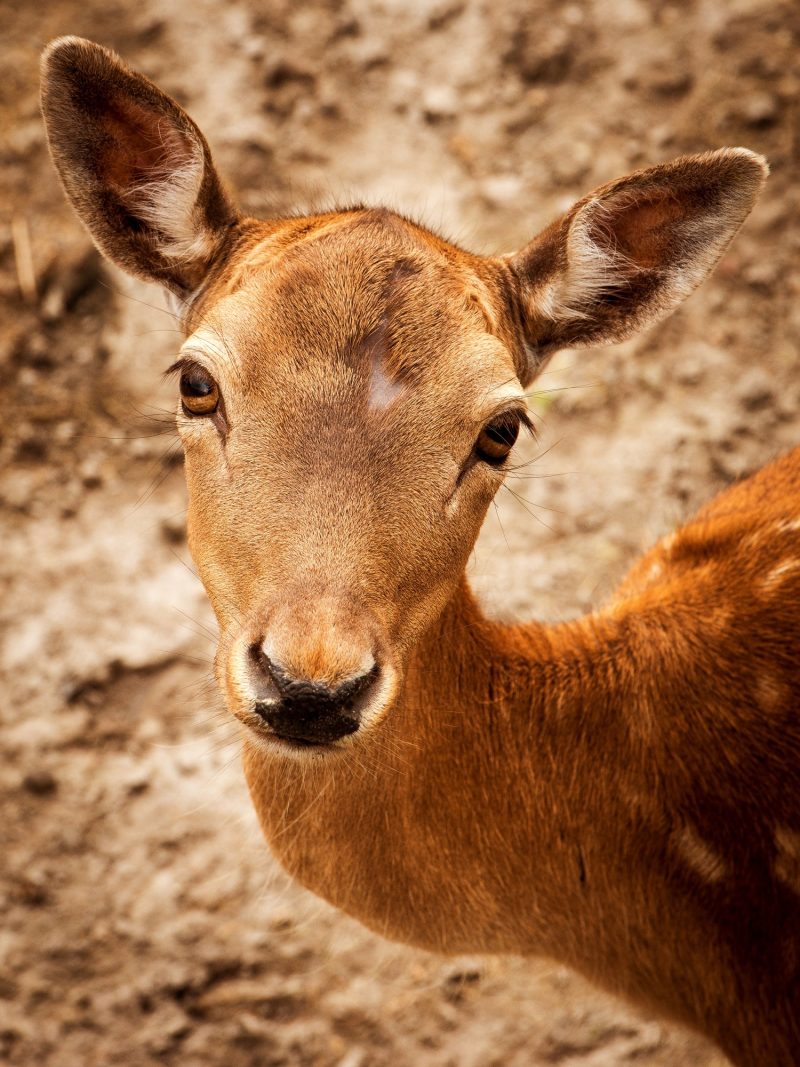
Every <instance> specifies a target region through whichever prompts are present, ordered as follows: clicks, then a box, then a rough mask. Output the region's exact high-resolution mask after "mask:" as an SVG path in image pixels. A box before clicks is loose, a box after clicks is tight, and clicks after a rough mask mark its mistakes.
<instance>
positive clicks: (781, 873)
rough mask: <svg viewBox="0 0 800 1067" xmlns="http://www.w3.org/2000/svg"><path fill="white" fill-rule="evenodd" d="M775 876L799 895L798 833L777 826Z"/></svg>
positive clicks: (799, 842)
mask: <svg viewBox="0 0 800 1067" xmlns="http://www.w3.org/2000/svg"><path fill="white" fill-rule="evenodd" d="M775 848H776V850H777V853H778V855H777V857H776V859H775V874H776V876H777V877H778V878H780V880H781V881H782V882H783V883H784V884H785V885H787V886H789V888H790V889H791V890H793V891H794V892H795V893H800V833H797V831H795V830H789V829H788V828H787V827H785V826H779V827H777V829H776V830H775Z"/></svg>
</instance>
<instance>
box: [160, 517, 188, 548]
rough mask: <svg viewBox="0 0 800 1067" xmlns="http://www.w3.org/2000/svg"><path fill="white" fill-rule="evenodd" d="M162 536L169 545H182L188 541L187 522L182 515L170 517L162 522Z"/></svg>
mask: <svg viewBox="0 0 800 1067" xmlns="http://www.w3.org/2000/svg"><path fill="white" fill-rule="evenodd" d="M161 536H162V537H163V538H164V540H165V541H166V542H167V544H168V545H182V544H183V542H184V541H185V540H186V522H185V520H184V518H183V516H182V515H170V516H169V518H166V519H163V520H162V522H161Z"/></svg>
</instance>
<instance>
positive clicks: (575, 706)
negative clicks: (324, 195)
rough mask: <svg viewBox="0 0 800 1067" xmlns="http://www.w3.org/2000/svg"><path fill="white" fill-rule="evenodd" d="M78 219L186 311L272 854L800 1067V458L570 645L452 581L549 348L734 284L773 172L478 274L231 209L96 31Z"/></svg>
mask: <svg viewBox="0 0 800 1067" xmlns="http://www.w3.org/2000/svg"><path fill="white" fill-rule="evenodd" d="M42 108H43V114H44V121H45V124H46V129H47V135H48V140H49V145H50V150H51V154H52V158H53V161H54V164H55V167H56V169H57V171H58V174H59V176H60V180H61V183H62V184H63V187H64V190H65V192H66V195H67V197H68V199H69V201H70V202H71V204H72V206H73V208H74V209H75V211H76V212H77V214H78V216H79V217H80V219H81V220H82V221H83V223H84V224H85V226H86V228H87V229H88V231H89V233H90V235H91V236H92V238H93V239H94V241H95V243H96V245H97V246H98V248H99V249H100V250H101V251H102V253H104V254H105V255H106V256H107V257H108V258H109V259H110V260H111V261H112V262H113V263H115V264H116V265H117V266H119V267H121V268H122V269H123V270H124V271H127V272H128V273H129V274H131V275H133V276H136V277H138V278H143V279H147V280H149V281H152V282H155V283H158V284H159V285H160V286H161V287H162V289H163V290H164V291H165V292H166V293H167V294H168V297H169V298H170V299H171V301H172V305H173V307H174V309H175V314H176V316H177V318H178V321H179V323H180V328H181V331H182V337H183V338H184V340H183V343H182V345H181V348H180V351H179V353H178V359H177V362H175V363H174V364H173V366H172V367H171V372H172V373H174V374H175V375H176V377H177V380H178V390H177V392H178V393H179V397H178V398H177V400H176V405H177V407H176V420H177V428H178V432H179V434H180V437H181V439H182V443H183V450H184V455H185V472H186V479H187V485H188V512H187V538H188V546H189V550H190V552H191V556H192V558H193V560H194V562H195V564H196V566H197V569H198V573H199V575H200V577H201V579H202V582H203V584H204V586H205V588H206V590H207V593H208V596H209V598H210V601H211V604H212V606H213V609H214V612H215V614H216V618H217V621H218V624H219V643H218V649H217V652H216V656H215V671H216V676H217V679H218V682H219V687H220V689H221V692H222V693H223V695H224V698H225V702H226V704H227V707H228V709H229V711H230V713H231V714H232V715H233V716H234V717H235V719H236V720H238V722H239V724H240V725H241V731H242V759H243V768H244V775H245V777H246V780H247V784H248V787H249V792H250V796H251V798H252V802H253V804H254V806H255V809H256V811H257V814H258V818H259V820H260V824H261V827H262V829H263V832H264V835H265V837H266V839H267V841H268V843H269V846H270V848H271V850H272V852H273V853H274V855H275V856H276V857H277V860H278V861H279V862H280V863H281V864H282V865H283V866H284V867H285V868H286V870H287V871H288V872H289V873H290V875H292V876H293V877H294V878H295V879H297V880H298V881H299V882H300V883H301V884H302V885H303V886H305V887H307V888H309V889H310V890H312V891H313V892H314V893H316V894H318V895H320V896H322V897H323V898H325V899H326V900H328V901H329V902H331V903H332V904H333V905H335V906H336V907H337V908H339V909H341V910H343V911H344V912H346V913H348V914H350V915H352V916H355V917H356V918H357V919H358V920H360V921H361V922H362V923H363V924H365V925H366V926H367V927H369V928H371V929H372V930H374V931H377V932H378V933H379V934H381V935H382V936H384V937H386V938H389V939H393V940H396V941H400V942H405V943H407V944H410V945H414V946H419V947H421V948H424V949H428V950H431V951H434V952H440V953H446V954H447V953H450V954H456V953H463V952H468V953H511V954H523V955H532V956H534V955H538V956H543V957H550V958H552V959H554V960H558V961H561V962H563V963H564V964H566V965H568V966H569V967H571V968H574V969H575V970H576V971H578V972H580V973H582V974H583V975H585V976H587V977H588V978H589V979H590V980H591V981H593V982H594V983H596V984H597V985H599V986H601V987H603V988H605V989H607V990H610V991H611V992H613V993H615V994H617V995H619V996H621V997H624V998H627V999H628V1000H629V1001H632V1002H634V1003H636V1004H638V1005H640V1006H642V1007H643V1008H644V1009H645V1010H650V1011H653V1012H655V1013H658V1014H659V1015H660V1016H662V1017H664V1018H669V1019H672V1020H676V1021H677V1022H679V1023H682V1024H684V1025H686V1026H688V1027H691V1028H694V1029H695V1030H697V1031H700V1032H701V1033H703V1034H705V1035H706V1036H707V1037H708V1038H709V1039H710V1040H711V1041H712V1042H716V1044H717V1046H718V1047H719V1048H720V1049H721V1050H722V1051H723V1053H724V1054H725V1055H727V1057H728V1058H729V1059H730V1061H731V1062H732V1063H733V1064H735V1065H737V1067H797V1065H798V1064H800V655H799V650H800V449H796V450H794V451H792V452H790V453H789V454H787V455H784V456H782V457H780V458H778V459H776V460H774V461H772V462H771V463H770V464H769V465H768V466H766V467H765V468H763V469H762V470H761V471H759V472H757V473H755V474H754V475H752V476H751V477H750V478H749V479H747V480H744V481H741V482H738V483H736V484H734V485H732V486H730V487H729V488H727V489H726V490H725V491H723V492H722V493H721V495H719V496H717V497H716V499H714V500H712V501H711V502H710V503H709V504H707V505H706V506H705V507H703V508H702V509H701V510H700V511H699V513H697V514H696V515H695V516H694V517H693V518H691V519H690V520H689V521H688V522H686V524H685V525H683V526H682V527H680V528H679V529H677V530H676V531H675V532H673V533H672V534H670V535H669V536H668V537H666V538H665V539H663V540H662V541H660V542H659V543H657V544H656V545H655V546H654V547H653V548H652V549H651V550H650V551H648V552H646V553H645V555H644V556H643V557H642V558H641V559H640V560H639V561H638V562H637V563H635V564H634V566H633V568H632V570H631V571H630V573H629V575H628V576H627V578H625V579H624V581H623V582H622V585H621V586H620V588H619V589H618V590H617V592H616V593H615V594H614V595H613V596H612V597H611V599H610V601H609V602H608V603H607V604H605V605H604V606H601V607H598V608H597V609H595V610H593V611H592V612H591V613H589V614H588V615H586V616H584V617H580V618H577V619H573V620H571V621H567V622H560V623H557V624H552V625H551V624H544V623H540V622H535V621H532V622H523V623H508V622H499V621H496V620H493V619H491V618H489V617H488V616H487V615H486V614H485V613H484V612H483V611H482V610H481V608H480V606H479V604H478V603H477V601H476V599H475V597H474V596H473V594H472V592H471V591H470V588H469V586H468V584H467V580H466V577H465V568H466V564H467V561H468V557H469V555H470V553H471V551H472V549H473V545H474V543H475V540H476V537H477V535H478V532H479V529H480V527H481V524H482V521H483V519H484V516H485V514H486V512H487V509H488V507H489V505H490V502H491V501H492V499H493V498H494V496H495V494H496V493H497V491H498V488H499V487H500V485H501V484H502V482H503V479H504V476H505V474H506V472H507V470H508V467H509V463H510V458H511V456H512V454H513V451H514V447H515V445H516V443H517V441H518V439H519V437H520V435H523V434H524V433H526V432H528V431H529V430H531V429H534V428H535V427H534V426H533V423H532V420H531V416H530V414H529V413H528V409H527V404H526V399H525V397H526V390H527V388H528V387H529V385H530V384H531V382H532V381H533V380H534V379H535V378H536V376H537V375H538V374H539V373H540V371H541V370H542V368H543V366H544V365H545V363H546V362H547V360H548V358H549V356H550V355H551V354H552V353H553V352H555V351H556V350H558V349H562V348H570V349H573V348H575V349H577V348H580V347H582V346H589V345H600V344H607V343H614V342H619V341H621V340H623V339H625V338H627V337H629V336H631V335H632V334H633V333H635V332H636V331H640V330H643V329H645V328H646V327H648V326H650V325H652V324H653V323H655V322H656V321H658V320H660V319H662V318H663V317H664V316H666V315H667V314H668V313H670V312H671V311H672V310H673V309H674V308H675V307H676V306H677V305H678V304H679V303H680V302H681V301H682V300H683V299H684V298H685V297H687V296H688V295H689V294H690V293H691V292H692V291H693V290H694V289H695V288H696V287H697V286H698V285H699V284H700V282H701V281H702V280H703V279H704V278H705V277H706V276H707V275H708V274H709V273H710V272H711V270H712V269H713V267H714V266H715V264H716V263H717V261H718V260H719V259H720V257H721V256H722V254H723V252H724V251H725V250H726V248H727V246H728V244H729V243H730V241H731V240H732V239H733V237H734V236H735V234H736V233H737V231H738V230H739V228H740V227H741V225H742V224H743V222H744V220H745V219H746V217H747V216H748V214H749V213H750V211H751V209H752V208H753V206H754V204H755V202H756V200H757V198H758V196H759V193H760V191H761V189H762V187H763V185H764V182H765V179H766V176H767V171H768V168H767V164H766V162H765V160H764V159H763V158H762V157H761V156H759V155H757V154H755V153H753V152H751V151H749V150H747V149H744V148H722V149H718V150H715V151H708V152H705V153H703V154H699V155H693V156H683V157H680V158H678V159H675V160H673V161H671V162H667V163H662V164H658V165H655V166H652V167H649V168H646V169H641V170H638V171H636V172H634V173H631V174H628V175H627V176H625V177H622V178H618V179H616V180H613V181H610V182H608V183H607V184H605V185H602V186H601V187H600V188H597V189H595V190H594V191H593V192H590V193H589V194H588V195H587V196H584V197H583V198H582V199H580V200H578V201H577V202H576V203H575V205H574V206H573V207H572V208H571V209H569V210H568V211H567V212H566V213H564V214H563V215H562V216H561V217H560V218H558V219H556V220H555V221H554V222H553V223H552V224H551V225H550V226H548V227H547V228H546V229H545V230H544V231H543V232H542V233H540V234H539V235H538V236H536V237H534V238H533V239H532V240H531V241H530V242H529V243H528V244H527V245H525V246H524V247H523V248H522V249H521V250H519V251H517V252H514V253H511V254H507V255H492V256H483V255H477V254H472V253H470V252H468V251H465V250H463V249H461V248H459V247H456V246H455V245H454V244H452V243H450V242H448V241H446V240H445V239H444V238H441V237H439V236H438V235H437V234H435V233H434V232H432V231H431V230H429V229H427V228H425V227H423V226H421V225H418V224H416V223H414V222H412V221H411V220H409V219H407V218H405V217H403V216H401V215H400V214H397V213H395V212H393V211H390V210H388V209H385V208H380V207H369V206H363V205H355V206H348V207H344V208H342V209H341V210H330V211H324V212H320V213H316V214H313V213H312V214H305V215H300V214H298V215H287V216H283V217H274V218H268V219H264V220H258V219H254V218H249V217H245V216H243V215H242V214H241V213H240V212H239V210H238V209H237V208H236V206H235V204H234V200H233V199H232V197H231V195H230V193H229V192H228V191H227V190H226V187H225V186H224V185H223V182H222V179H221V178H220V177H219V175H218V173H217V171H216V169H215V166H214V163H213V162H212V158H211V153H210V150H209V147H208V144H207V142H206V140H205V138H204V136H203V134H202V133H201V132H200V130H199V128H198V127H197V126H196V125H195V123H194V122H193V120H192V119H191V118H190V117H189V116H188V115H187V113H186V112H185V111H184V110H183V109H182V108H181V107H180V106H179V105H178V104H177V103H176V102H175V101H174V100H173V99H171V98H170V97H169V96H168V95H166V94H165V93H164V92H162V91H161V90H160V89H159V88H157V87H156V85H155V84H153V83H152V82H151V81H149V80H148V79H147V78H145V77H144V76H143V75H141V74H139V73H137V72H135V71H133V70H131V69H130V68H129V67H128V66H126V65H125V64H124V62H123V61H122V60H121V59H120V58H119V57H118V56H117V55H116V54H114V53H113V52H111V51H109V50H107V49H106V48H104V47H101V46H100V45H98V44H94V43H92V42H89V41H86V40H82V39H80V38H75V37H65V38H59V39H57V40H55V41H54V42H52V43H51V44H50V45H49V47H48V48H47V50H46V51H45V53H44V56H43V61H42Z"/></svg>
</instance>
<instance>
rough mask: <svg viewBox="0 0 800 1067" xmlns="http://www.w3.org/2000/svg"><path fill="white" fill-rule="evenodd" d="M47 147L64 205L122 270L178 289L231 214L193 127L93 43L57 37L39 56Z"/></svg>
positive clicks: (195, 274) (196, 274)
mask: <svg viewBox="0 0 800 1067" xmlns="http://www.w3.org/2000/svg"><path fill="white" fill-rule="evenodd" d="M42 111H43V113H44V119H45V125H46V127H47V137H48V140H49V142H50V151H51V153H52V156H53V161H54V163H55V165H56V169H57V170H58V173H59V177H60V178H61V181H62V183H63V186H64V189H65V191H66V193H67V196H68V197H69V199H70V201H71V202H72V206H73V207H74V208H75V210H76V212H77V213H78V215H79V216H80V218H81V220H82V221H83V223H84V224H85V226H86V228H87V229H88V230H89V232H90V233H91V235H92V237H93V238H94V240H95V242H96V244H97V245H98V247H99V248H100V250H101V251H102V252H104V253H105V254H106V255H107V256H108V257H109V259H111V260H113V261H114V262H115V263H117V265H118V266H120V267H122V268H123V270H127V271H128V272H129V273H131V274H135V275H137V276H138V277H140V278H146V279H149V280H153V281H160V282H161V283H162V284H163V285H165V286H167V288H168V289H171V290H172V291H173V292H175V293H177V294H179V295H184V294H186V293H188V292H191V290H193V289H194V288H196V287H197V286H198V285H199V284H200V282H201V281H202V280H203V277H204V276H205V274H206V272H207V270H208V267H209V265H210V263H211V262H212V260H214V258H215V257H216V256H217V255H218V254H219V252H220V250H221V248H222V247H223V245H224V242H225V238H226V237H227V236H228V235H229V234H230V232H231V228H232V227H233V226H234V224H235V223H236V222H237V221H238V218H239V215H238V213H237V212H236V210H235V209H234V207H233V206H232V204H231V202H230V201H229V199H228V197H227V195H226V193H225V191H224V189H223V187H222V183H221V181H220V179H219V177H218V176H217V172H216V170H215V168H214V164H213V162H212V160H211V153H210V152H209V149H208V145H207V144H206V141H205V138H204V137H203V135H202V133H201V132H200V130H199V129H198V128H197V126H196V125H195V123H194V122H193V121H192V120H191V119H190V118H189V116H188V115H187V114H186V112H185V111H184V110H183V108H181V107H180V106H179V105H178V104H177V103H176V102H175V101H174V100H173V99H172V98H171V97H169V96H167V94H166V93H163V92H162V91H161V90H160V89H159V88H158V87H157V86H156V85H154V84H153V83H152V82H151V81H149V80H148V79H147V78H145V77H143V76H142V75H141V74H138V73H136V72H135V71H133V70H131V69H130V68H129V67H127V66H126V65H125V64H124V63H123V62H122V60H121V59H120V58H119V57H118V56H117V55H115V54H114V53H113V52H110V51H109V50H108V49H106V48H102V47H101V46H100V45H97V44H94V43H93V42H92V41H85V40H82V39H81V38H79V37H61V38H59V39H58V40H56V41H53V42H52V44H50V45H49V47H48V48H47V49H46V51H45V53H44V55H43V57H42Z"/></svg>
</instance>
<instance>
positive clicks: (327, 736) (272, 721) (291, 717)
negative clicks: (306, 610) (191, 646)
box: [253, 646, 379, 744]
mask: <svg viewBox="0 0 800 1067" xmlns="http://www.w3.org/2000/svg"><path fill="white" fill-rule="evenodd" d="M253 659H254V661H255V663H256V665H257V667H258V668H259V670H260V671H261V672H262V673H263V674H264V675H266V678H267V680H268V681H270V682H272V683H273V685H274V687H275V689H276V690H277V697H278V699H277V700H257V701H256V703H255V710H256V712H257V713H258V715H259V716H260V717H261V718H262V719H263V720H264V722H265V723H267V725H268V726H269V727H270V728H271V729H272V730H273V731H274V732H275V733H276V734H277V735H278V737H280V738H282V739H283V740H286V741H296V742H298V743H300V744H303V743H304V744H327V743H329V742H331V741H338V740H339V739H340V738H342V737H346V736H347V735H348V734H352V733H355V732H356V730H357V729H358V727H359V725H360V723H361V711H360V704H361V700H360V698H361V697H362V696H363V695H364V694H365V693H366V692H367V690H368V689H369V688H370V687H371V686H372V685H373V684H374V682H375V680H376V679H377V677H378V674H379V668H378V665H377V664H375V665H374V666H373V668H372V669H371V670H370V671H367V673H366V674H362V675H359V676H358V677H357V678H348V680H347V681H346V682H342V684H341V685H338V686H336V687H335V688H330V687H329V686H327V685H324V684H322V683H320V682H314V681H310V680H309V679H307V678H295V677H293V676H292V675H291V674H288V673H287V672H286V671H285V670H284V669H283V668H281V667H279V666H278V665H277V664H276V663H273V662H272V661H271V660H270V659H269V658H268V657H267V656H265V655H264V653H263V651H262V650H261V649H260V648H259V647H258V646H255V647H254V648H253Z"/></svg>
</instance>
